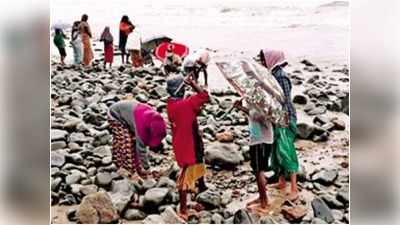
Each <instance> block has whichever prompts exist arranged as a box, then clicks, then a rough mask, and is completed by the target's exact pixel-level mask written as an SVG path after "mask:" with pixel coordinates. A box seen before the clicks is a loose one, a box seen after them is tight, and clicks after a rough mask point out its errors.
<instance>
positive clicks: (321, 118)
mask: <svg viewBox="0 0 400 225" xmlns="http://www.w3.org/2000/svg"><path fill="white" fill-rule="evenodd" d="M329 122H330V120H329V117H328V116H326V115H318V116H315V117H314V119H313V123H315V124H317V125H318V126H322V125H324V124H327V123H329Z"/></svg>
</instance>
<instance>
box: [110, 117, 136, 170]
mask: <svg viewBox="0 0 400 225" xmlns="http://www.w3.org/2000/svg"><path fill="white" fill-rule="evenodd" d="M108 122H109V124H110V127H111V132H112V136H113V142H112V158H113V162H114V163H115V165H116V166H117V167H118V168H123V169H126V170H127V171H128V172H130V173H131V175H133V174H134V173H135V171H137V170H138V169H140V168H139V167H140V161H139V157H138V155H137V154H136V151H135V144H136V138H135V136H134V135H133V134H132V132H131V131H130V130H129V128H128V127H127V126H125V125H124V124H123V123H121V122H119V121H118V120H114V119H109V120H108Z"/></svg>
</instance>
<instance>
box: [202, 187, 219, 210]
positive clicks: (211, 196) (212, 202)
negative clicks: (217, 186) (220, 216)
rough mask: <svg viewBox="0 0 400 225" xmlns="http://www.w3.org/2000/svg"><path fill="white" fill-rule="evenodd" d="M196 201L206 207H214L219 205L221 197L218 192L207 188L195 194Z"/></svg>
mask: <svg viewBox="0 0 400 225" xmlns="http://www.w3.org/2000/svg"><path fill="white" fill-rule="evenodd" d="M196 201H197V202H199V203H201V204H203V205H204V206H205V207H206V208H207V209H214V208H219V207H220V206H221V202H222V199H221V195H220V194H219V193H217V192H215V191H212V190H207V191H205V192H202V193H200V194H199V195H197V198H196Z"/></svg>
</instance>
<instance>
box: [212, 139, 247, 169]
mask: <svg viewBox="0 0 400 225" xmlns="http://www.w3.org/2000/svg"><path fill="white" fill-rule="evenodd" d="M243 160H244V158H243V155H242V154H241V152H240V151H239V146H237V145H235V144H226V143H212V144H209V145H207V147H206V150H205V161H206V163H208V164H211V165H217V166H220V167H222V168H234V167H236V166H237V165H239V164H240V163H241V162H242V161H243Z"/></svg>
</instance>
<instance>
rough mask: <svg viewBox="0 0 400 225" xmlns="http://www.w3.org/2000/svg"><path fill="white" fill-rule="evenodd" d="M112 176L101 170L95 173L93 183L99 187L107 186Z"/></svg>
mask: <svg viewBox="0 0 400 225" xmlns="http://www.w3.org/2000/svg"><path fill="white" fill-rule="evenodd" d="M111 181H112V177H111V174H110V173H107V172H101V173H98V174H96V180H95V183H96V184H97V185H99V186H100V187H107V186H109V185H110V184H111Z"/></svg>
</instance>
